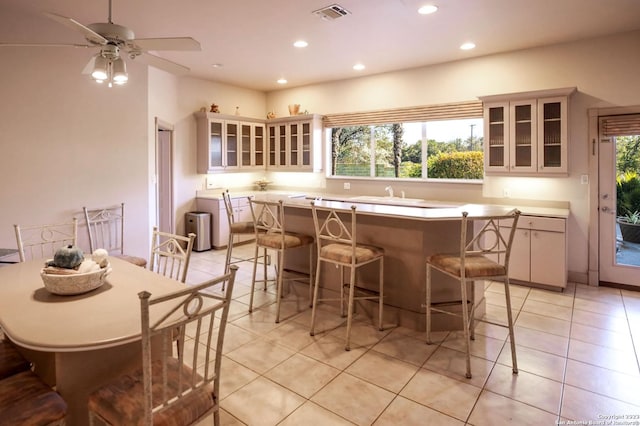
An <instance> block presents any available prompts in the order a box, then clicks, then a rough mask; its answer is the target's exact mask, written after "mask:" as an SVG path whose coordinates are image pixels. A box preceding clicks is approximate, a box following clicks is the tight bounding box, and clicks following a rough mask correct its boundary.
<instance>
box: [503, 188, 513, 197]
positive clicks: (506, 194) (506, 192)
mask: <svg viewBox="0 0 640 426" xmlns="http://www.w3.org/2000/svg"><path fill="white" fill-rule="evenodd" d="M502 195H503V196H504V198H510V197H511V188H504V189H503V190H502Z"/></svg>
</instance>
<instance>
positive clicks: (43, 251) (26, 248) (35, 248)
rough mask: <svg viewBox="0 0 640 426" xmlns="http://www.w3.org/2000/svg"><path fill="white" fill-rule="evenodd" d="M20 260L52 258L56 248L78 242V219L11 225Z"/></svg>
mask: <svg viewBox="0 0 640 426" xmlns="http://www.w3.org/2000/svg"><path fill="white" fill-rule="evenodd" d="M13 227H14V229H15V233H16V243H17V244H18V256H19V258H20V262H25V261H27V260H32V259H52V258H53V255H54V254H55V252H56V250H58V249H59V248H61V247H64V246H67V245H73V246H76V245H77V244H78V219H77V218H75V217H74V218H73V219H72V220H71V222H67V223H60V224H56V225H33V226H21V225H13Z"/></svg>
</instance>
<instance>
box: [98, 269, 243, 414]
mask: <svg viewBox="0 0 640 426" xmlns="http://www.w3.org/2000/svg"><path fill="white" fill-rule="evenodd" d="M237 269H238V267H237V266H235V265H233V266H232V267H231V268H230V271H229V273H228V274H224V275H222V276H220V277H218V278H215V279H212V280H209V281H207V282H204V283H202V284H198V285H194V286H189V287H187V288H185V289H184V290H180V291H176V292H173V293H170V294H166V295H159V296H155V297H152V294H151V293H149V292H147V291H143V292H140V293H139V295H138V296H139V298H140V312H141V330H142V368H141V369H139V370H137V371H134V372H131V373H129V374H126V375H123V376H121V377H118V378H116V379H115V380H113V381H112V382H110V383H107V384H106V385H104V386H103V387H101V388H99V389H98V390H96V391H95V392H93V393H92V394H91V395H90V396H89V402H88V408H89V420H90V424H91V425H93V424H95V422H96V420H100V421H101V422H102V423H106V424H109V425H145V426H148V425H153V424H157V425H172V426H182V425H192V424H196V423H198V422H200V421H202V420H203V419H204V418H205V417H207V416H209V415H210V414H211V413H213V420H214V424H215V425H219V424H220V416H219V409H220V366H221V361H222V346H223V343H224V336H225V330H226V325H227V319H228V316H229V307H230V305H231V297H232V294H233V286H234V281H235V275H236V271H237ZM223 282H224V283H225V287H226V288H225V290H224V291H223V292H222V293H218V292H217V290H218V288H217V286H219V285H221V283H223ZM176 329H180V330H182V332H181V333H180V335H179V336H178V342H179V346H180V350H178V351H177V354H178V355H177V356H176V355H174V354H173V353H172V351H171V349H170V348H171V345H170V343H171V341H172V340H174V338H175V336H174V331H175V330H176ZM186 330H192V331H193V335H192V336H188V335H187V332H186ZM186 346H188V347H189V350H184V348H185V347H186Z"/></svg>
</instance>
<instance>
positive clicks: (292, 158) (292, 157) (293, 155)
mask: <svg viewBox="0 0 640 426" xmlns="http://www.w3.org/2000/svg"><path fill="white" fill-rule="evenodd" d="M290 130H291V138H290V140H291V148H290V152H289V165H291V166H297V165H298V151H299V149H300V146H299V144H300V141H299V135H298V124H291V127H290Z"/></svg>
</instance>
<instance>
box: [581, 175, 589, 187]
mask: <svg viewBox="0 0 640 426" xmlns="http://www.w3.org/2000/svg"><path fill="white" fill-rule="evenodd" d="M580 183H581V184H583V185H586V184H588V183H589V175H581V176H580Z"/></svg>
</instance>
